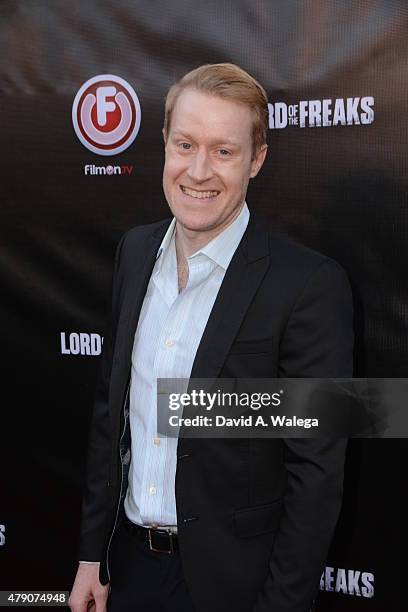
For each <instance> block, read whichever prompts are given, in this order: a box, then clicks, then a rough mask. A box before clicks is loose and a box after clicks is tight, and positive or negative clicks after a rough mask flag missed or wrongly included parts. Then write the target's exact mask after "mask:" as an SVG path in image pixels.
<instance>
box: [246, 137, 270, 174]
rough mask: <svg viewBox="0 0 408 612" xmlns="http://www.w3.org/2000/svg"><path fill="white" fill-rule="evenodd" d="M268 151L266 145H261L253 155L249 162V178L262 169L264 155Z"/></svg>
mask: <svg viewBox="0 0 408 612" xmlns="http://www.w3.org/2000/svg"><path fill="white" fill-rule="evenodd" d="M267 151H268V145H267V144H263V145H262V146H260V147H259V149H258V150H257V152H256V153H255V157H254V159H253V160H252V161H251V174H250V177H251V178H254V177H255V176H256V175H257V174H258V172H259V171H260V169H261V168H262V164H263V163H264V161H265V157H266V153H267Z"/></svg>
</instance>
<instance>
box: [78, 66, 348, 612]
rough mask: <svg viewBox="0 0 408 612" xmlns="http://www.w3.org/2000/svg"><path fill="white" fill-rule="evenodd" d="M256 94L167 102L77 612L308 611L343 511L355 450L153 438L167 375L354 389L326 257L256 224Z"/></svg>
mask: <svg viewBox="0 0 408 612" xmlns="http://www.w3.org/2000/svg"><path fill="white" fill-rule="evenodd" d="M267 128H268V105H267V96H266V93H265V91H264V89H263V88H262V87H261V86H260V85H259V83H257V82H256V81H255V79H253V77H251V76H250V75H249V74H248V73H246V72H245V71H243V70H242V69H241V68H239V67H238V66H235V65H233V64H213V65H205V66H201V67H199V68H197V69H196V70H193V71H192V72H190V73H188V74H187V75H185V76H184V77H183V78H182V79H181V80H180V81H179V82H178V83H176V84H175V85H173V86H172V87H171V89H170V91H169V93H168V95H167V99H166V107H165V122H164V128H163V136H164V143H165V165H164V172H163V189H164V194H165V196H166V200H167V202H168V204H169V207H170V210H171V212H172V215H173V217H172V219H168V220H166V221H161V222H159V223H154V224H152V225H149V226H141V227H136V228H133V229H131V230H130V231H128V232H127V233H126V234H125V235H124V236H123V238H122V239H121V241H120V243H119V246H118V248H117V252H116V258H115V268H114V275H113V290H112V313H111V320H110V325H109V329H108V331H107V334H106V337H105V342H104V349H103V356H102V360H101V370H100V376H99V382H98V386H97V393H96V400H95V405H94V413H93V420H92V425H91V433H90V444H89V453H88V467H87V478H86V487H85V494H84V501H83V512H82V529H81V542H80V553H79V559H80V564H79V568H78V572H77V576H76V579H75V583H74V587H73V591H72V593H71V597H70V606H71V609H72V610H73V611H74V612H83V611H85V610H87V609H94V607H96V610H97V612H103V611H104V610H105V609H106V608H107V610H109V611H110V612H126V611H140V612H146V611H151V612H155V611H156V612H159V611H169V612H170V611H174V612H191V611H193V610H196V611H197V612H210V611H211V612H218V611H219V612H226V611H227V612H272V611H273V612H307V610H309V609H310V607H311V606H312V605H313V600H314V598H315V596H316V594H317V590H318V584H319V578H320V574H321V571H322V569H323V566H324V562H325V556H326V553H327V550H328V547H329V544H330V540H331V537H332V534H333V531H334V528H335V524H336V521H337V516H338V513H339V510H340V504H341V496H342V481H343V464H344V456H345V446H346V444H345V441H343V440H337V441H333V440H327V439H299V438H297V439H282V440H280V439H268V440H267V439H254V438H250V439H221V438H218V439H199V438H194V439H187V438H182V437H180V438H179V439H174V438H159V437H157V415H156V380H157V378H189V377H196V378H214V377H221V378H229V377H232V378H235V377H245V378H257V377H264V378H266V377H271V378H275V377H279V376H282V377H348V376H351V375H352V345H353V332H352V305H351V296H350V289H349V285H348V282H347V278H346V276H345V274H344V272H343V270H342V269H341V268H340V267H339V266H338V265H337V264H336V263H335V262H334V261H333V260H331V259H329V258H327V257H324V256H323V255H320V254H318V253H316V252H314V251H311V250H309V249H306V248H304V247H301V246H299V245H296V244H294V243H292V242H291V241H289V240H288V239H286V238H285V237H283V236H281V235H279V234H274V233H270V232H268V231H267V230H266V228H265V223H263V222H262V221H260V220H258V221H256V220H255V216H254V215H253V214H251V215H250V213H249V209H248V206H247V204H246V202H245V198H246V192H247V188H248V183H249V181H250V180H251V179H252V178H254V177H255V176H256V175H257V173H258V172H259V170H260V168H261V166H262V164H263V162H264V160H265V155H266V152H267V145H266V133H267Z"/></svg>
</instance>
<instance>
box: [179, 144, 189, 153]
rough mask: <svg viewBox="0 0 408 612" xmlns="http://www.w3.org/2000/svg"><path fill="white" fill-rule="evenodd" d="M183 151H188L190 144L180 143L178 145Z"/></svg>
mask: <svg viewBox="0 0 408 612" xmlns="http://www.w3.org/2000/svg"><path fill="white" fill-rule="evenodd" d="M179 146H180V147H181V148H182V149H183V150H184V151H189V150H190V148H191V144H190V143H189V142H181V143H180V145H179Z"/></svg>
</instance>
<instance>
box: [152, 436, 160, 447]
mask: <svg viewBox="0 0 408 612" xmlns="http://www.w3.org/2000/svg"><path fill="white" fill-rule="evenodd" d="M153 444H154V445H155V446H160V438H153Z"/></svg>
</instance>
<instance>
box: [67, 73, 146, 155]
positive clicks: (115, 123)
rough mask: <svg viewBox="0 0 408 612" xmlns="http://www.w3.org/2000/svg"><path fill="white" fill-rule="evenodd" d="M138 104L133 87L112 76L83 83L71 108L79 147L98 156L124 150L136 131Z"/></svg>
mask: <svg viewBox="0 0 408 612" xmlns="http://www.w3.org/2000/svg"><path fill="white" fill-rule="evenodd" d="M140 119H141V111H140V103H139V99H138V97H137V95H136V92H135V90H134V89H133V87H131V86H130V85H129V83H128V82H127V81H125V80H124V79H122V78H120V77H118V76H115V75H113V74H100V75H98V76H95V77H92V78H91V79H89V80H88V81H86V83H84V84H83V85H82V86H81V87H80V89H79V91H78V93H77V94H76V96H75V99H74V102H73V105H72V123H73V126H74V130H75V133H76V135H77V136H78V138H79V140H80V141H81V142H82V144H83V145H84V146H85V147H86V148H87V149H89V150H90V151H92V152H93V153H97V154H98V155H116V154H117V153H121V152H122V151H124V150H125V149H127V148H128V147H129V146H130V145H131V144H132V142H133V141H134V139H135V138H136V135H137V133H138V131H139V128H140Z"/></svg>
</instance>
